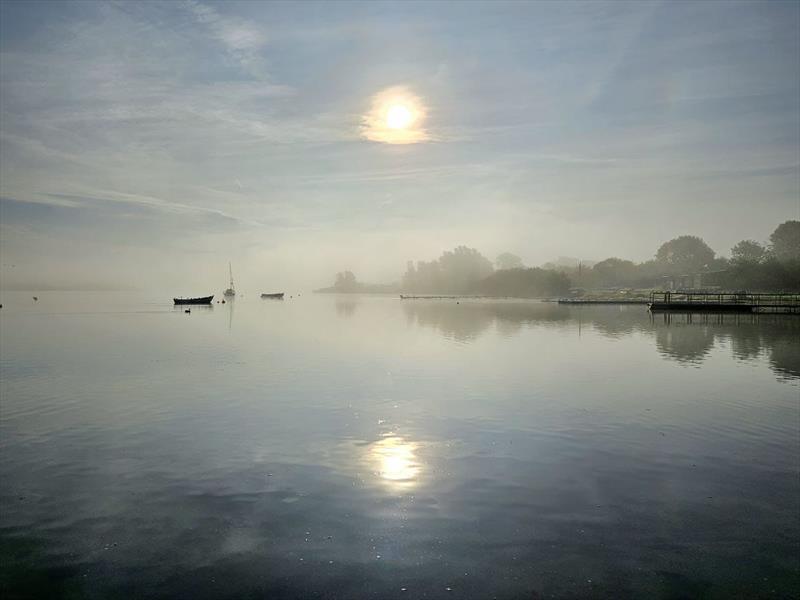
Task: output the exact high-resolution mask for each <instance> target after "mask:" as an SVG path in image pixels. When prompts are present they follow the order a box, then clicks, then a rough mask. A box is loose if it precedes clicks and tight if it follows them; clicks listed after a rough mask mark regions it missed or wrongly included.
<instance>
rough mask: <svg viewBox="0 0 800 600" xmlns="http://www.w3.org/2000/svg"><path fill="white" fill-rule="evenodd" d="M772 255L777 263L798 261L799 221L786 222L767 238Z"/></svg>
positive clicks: (799, 259)
mask: <svg viewBox="0 0 800 600" xmlns="http://www.w3.org/2000/svg"><path fill="white" fill-rule="evenodd" d="M769 241H770V243H771V245H772V247H771V251H772V255H773V256H774V257H775V258H776V259H777V260H779V261H782V262H785V261H800V221H786V222H784V223H781V224H780V225H778V227H776V228H775V231H773V232H772V235H770V236H769Z"/></svg>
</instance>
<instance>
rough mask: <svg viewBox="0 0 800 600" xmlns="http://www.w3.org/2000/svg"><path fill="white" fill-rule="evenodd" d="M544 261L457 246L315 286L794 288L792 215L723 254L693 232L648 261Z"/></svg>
mask: <svg viewBox="0 0 800 600" xmlns="http://www.w3.org/2000/svg"><path fill="white" fill-rule="evenodd" d="M576 262H577V264H572V263H569V262H567V263H566V264H564V263H561V264H558V263H549V264H548V265H547V267H548V268H536V267H534V268H526V267H525V266H524V265H523V264H522V259H520V257H518V256H516V255H514V254H511V253H509V252H504V253H503V254H501V255H500V256H498V257H497V259H496V261H495V263H494V264H493V263H492V261H490V260H489V259H488V258H486V257H485V256H483V255H482V254H481V253H480V252H478V251H477V250H475V249H474V248H468V247H466V246H458V247H457V248H455V249H453V250H452V251H447V252H444V253H443V254H442V255H441V256H440V257H439V258H438V259H436V260H432V261H427V262H426V261H419V262H417V263H414V262H412V261H409V262H408V265H407V267H406V272H405V273H404V274H403V276H402V279H401V281H400V283H399V284H388V285H380V284H364V283H360V282H358V281H357V280H356V277H355V275H354V274H353V273H352V272H350V271H343V272H341V273H338V274H337V275H336V281H335V282H334V284H333V286H331V287H329V288H324V289H321V290H317V291H318V292H339V293H354V292H406V293H415V294H454V295H455V294H476V295H486V296H515V297H523V298H544V297H556V296H564V295H567V294H569V293H570V292H571V291H572V292H576V293H579V290H598V289H606V290H607V289H622V288H626V289H631V288H635V289H674V288H707V289H723V290H749V291H777V290H783V291H800V221H786V222H785V223H782V224H781V225H779V226H778V227H777V228H776V229H775V231H773V232H772V235H770V238H769V242H767V243H759V242H756V241H754V240H742V241H741V242H739V243H737V244H736V245H735V246H734V247H733V248H731V257H730V258H726V257H722V256H718V255H717V254H716V252H715V251H714V250H713V249H712V248H711V247H709V246H708V244H706V242H705V241H704V240H703V239H702V238H699V237H696V236H691V235H682V236H679V237H677V238H675V239H672V240H670V241H668V242H665V243H664V244H662V245H661V246H660V247H659V248H658V249H657V250H656V253H655V256H654V257H653V259H651V260H647V261H644V262H641V263H635V262H633V261H630V260H625V259H622V258H617V257H611V258H607V259H605V260H602V261H600V262H598V263H594V264H591V266H590V265H589V264H586V265H584V264H583V263H581V262H579V261H576Z"/></svg>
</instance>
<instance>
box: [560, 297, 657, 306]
mask: <svg viewBox="0 0 800 600" xmlns="http://www.w3.org/2000/svg"><path fill="white" fill-rule="evenodd" d="M558 303H559V304H640V305H641V304H650V300H643V299H641V298H637V299H623V298H618V299H608V300H603V299H600V298H559V299H558Z"/></svg>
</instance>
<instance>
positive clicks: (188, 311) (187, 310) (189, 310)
mask: <svg viewBox="0 0 800 600" xmlns="http://www.w3.org/2000/svg"><path fill="white" fill-rule="evenodd" d="M183 312H185V313H190V312H192V311H191V309H189V308H187V309H186V310H185V311H183Z"/></svg>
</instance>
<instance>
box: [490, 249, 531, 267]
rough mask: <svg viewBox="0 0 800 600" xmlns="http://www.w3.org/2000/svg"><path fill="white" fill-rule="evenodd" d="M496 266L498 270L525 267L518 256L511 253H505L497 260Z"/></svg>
mask: <svg viewBox="0 0 800 600" xmlns="http://www.w3.org/2000/svg"><path fill="white" fill-rule="evenodd" d="M494 264H495V265H497V268H498V269H501V270H502V269H522V268H523V267H524V265H523V264H522V259H521V258H520V257H519V256H517V255H516V254H511V252H503V253H502V254H501V255H500V256H498V257H497V258H496V259H495V261H494Z"/></svg>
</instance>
